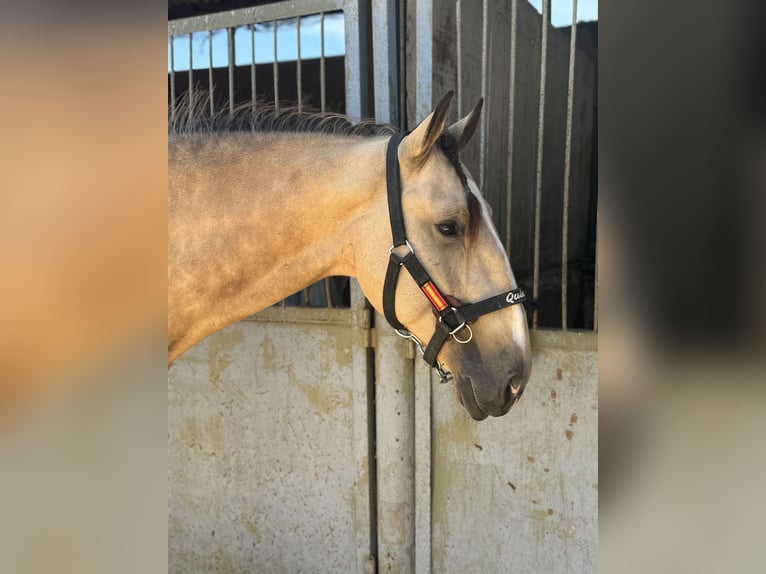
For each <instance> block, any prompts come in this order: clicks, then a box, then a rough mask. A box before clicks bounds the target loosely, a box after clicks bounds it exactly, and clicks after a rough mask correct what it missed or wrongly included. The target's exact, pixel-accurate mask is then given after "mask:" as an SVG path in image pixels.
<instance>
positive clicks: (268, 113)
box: [168, 92, 482, 237]
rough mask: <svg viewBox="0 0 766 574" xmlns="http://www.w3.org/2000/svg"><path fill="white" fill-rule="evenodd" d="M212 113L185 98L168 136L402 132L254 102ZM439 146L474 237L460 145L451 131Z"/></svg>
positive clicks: (473, 201) (473, 200)
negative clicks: (459, 190) (460, 192)
mask: <svg viewBox="0 0 766 574" xmlns="http://www.w3.org/2000/svg"><path fill="white" fill-rule="evenodd" d="M216 109H217V110H218V111H217V112H215V113H214V114H211V113H210V108H209V101H208V99H207V98H206V97H205V96H204V95H203V94H201V93H200V92H197V95H196V96H191V97H189V96H185V97H183V98H182V99H181V100H180V101H179V102H178V104H177V105H176V107H175V110H171V108H170V107H168V135H169V136H170V137H174V136H184V135H194V134H220V133H231V132H255V133H274V132H280V133H321V134H333V135H339V136H362V137H372V136H384V135H392V134H394V133H396V132H397V131H398V130H397V129H396V128H395V127H394V126H392V125H389V124H383V123H377V122H375V121H373V120H362V121H358V122H354V121H353V120H352V119H351V118H349V117H348V116H344V115H342V114H333V113H321V112H317V111H305V110H301V111H299V110H298V108H297V107H280V108H279V109H275V108H274V106H273V105H272V104H270V103H264V102H256V105H255V108H253V105H252V103H251V102H247V103H244V104H241V105H238V106H236V107H235V108H234V110H233V111H232V112H229V109H228V107H227V106H216ZM436 145H437V147H438V148H439V149H440V150H441V151H442V153H443V154H444V155H445V157H446V158H447V159H448V160H449V162H450V164H451V165H452V167H453V168H454V169H455V173H456V174H457V176H458V178H459V179H460V183H462V184H463V187H464V188H465V191H466V194H467V195H468V214H469V226H468V235H469V237H474V236H475V235H476V232H477V230H478V226H479V222H480V221H481V210H482V207H481V202H480V201H479V199H478V198H477V197H476V196H475V195H474V194H473V193H471V191H470V190H469V188H468V179H467V177H466V175H465V172H464V171H463V165H462V164H461V163H460V157H459V154H458V148H457V142H456V141H455V138H454V137H453V136H452V135H451V134H450V133H448V132H446V131H445V132H444V133H442V135H441V136H439V139H438V140H437V141H436Z"/></svg>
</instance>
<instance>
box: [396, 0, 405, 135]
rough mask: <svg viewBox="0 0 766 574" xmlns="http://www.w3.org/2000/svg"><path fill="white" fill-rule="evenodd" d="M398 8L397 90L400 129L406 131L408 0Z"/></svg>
mask: <svg viewBox="0 0 766 574" xmlns="http://www.w3.org/2000/svg"><path fill="white" fill-rule="evenodd" d="M398 9H399V12H398V14H397V18H396V20H397V22H399V27H398V36H397V39H396V43H397V44H398V46H399V60H398V62H397V64H398V70H397V71H398V72H399V75H398V77H397V86H399V89H398V90H397V92H398V93H399V107H398V108H397V109H398V110H399V123H398V127H399V129H400V130H403V131H404V130H406V129H407V94H406V91H405V90H404V89H403V86H404V85H405V84H406V83H407V78H406V70H407V47H406V42H405V38H407V18H406V15H407V0H399V5H398Z"/></svg>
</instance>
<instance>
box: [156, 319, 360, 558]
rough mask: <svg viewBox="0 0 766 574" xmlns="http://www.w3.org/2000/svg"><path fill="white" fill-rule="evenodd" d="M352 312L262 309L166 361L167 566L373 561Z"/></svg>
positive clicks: (357, 341)
mask: <svg viewBox="0 0 766 574" xmlns="http://www.w3.org/2000/svg"><path fill="white" fill-rule="evenodd" d="M355 320H356V319H355V317H354V311H353V310H349V309H294V308H286V309H278V308H273V309H269V310H267V312H266V313H263V314H261V315H259V316H258V317H257V318H255V320H252V321H243V322H240V323H237V324H234V325H232V326H230V327H228V328H226V329H224V330H223V331H220V332H218V333H215V334H213V335H212V336H210V337H208V338H207V339H205V340H204V341H202V342H201V343H199V344H198V345H196V346H195V347H193V348H192V349H190V350H189V351H188V352H187V353H185V354H184V355H183V356H182V357H181V358H180V359H179V360H178V361H176V363H175V364H174V365H173V366H172V367H171V368H170V370H169V374H168V537H169V543H168V569H169V571H170V572H201V571H203V572H255V571H259V572H361V571H364V569H365V568H366V567H367V564H369V562H370V561H369V556H368V553H369V546H370V544H369V541H370V524H369V517H370V514H369V496H370V492H369V487H370V480H369V466H368V452H369V448H368V436H367V422H368V413H367V408H368V399H367V381H366V379H365V377H364V370H363V369H362V368H361V367H363V365H364V362H365V361H366V350H365V348H364V344H363V343H364V341H363V339H362V338H359V337H358V336H359V335H360V332H361V331H360V330H359V329H356V328H355V327H354V325H355Z"/></svg>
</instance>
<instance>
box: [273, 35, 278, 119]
mask: <svg viewBox="0 0 766 574" xmlns="http://www.w3.org/2000/svg"><path fill="white" fill-rule="evenodd" d="M278 24H279V20H274V22H273V25H274V68H273V70H274V72H273V78H274V109H275V110H279V63H278V61H279V58H278V57H277V26H278Z"/></svg>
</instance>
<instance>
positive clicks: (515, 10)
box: [505, 0, 519, 259]
mask: <svg viewBox="0 0 766 574" xmlns="http://www.w3.org/2000/svg"><path fill="white" fill-rule="evenodd" d="M518 14H519V2H518V0H511V55H510V60H511V62H510V67H511V69H510V73H509V86H508V159H507V160H506V161H507V162H508V163H507V164H506V168H507V174H508V182H507V189H508V191H507V193H506V199H505V202H506V203H505V251H506V253H508V258H509V259H510V257H511V215H512V214H511V209H512V200H513V136H514V119H515V115H516V46H517V39H518V30H519V26H518Z"/></svg>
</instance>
